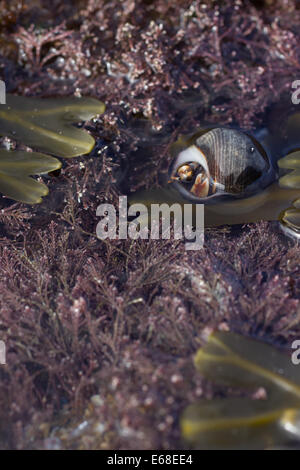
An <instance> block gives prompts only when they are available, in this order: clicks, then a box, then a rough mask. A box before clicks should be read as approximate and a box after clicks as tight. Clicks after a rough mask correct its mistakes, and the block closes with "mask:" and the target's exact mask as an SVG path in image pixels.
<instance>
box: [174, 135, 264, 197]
mask: <svg viewBox="0 0 300 470" xmlns="http://www.w3.org/2000/svg"><path fill="white" fill-rule="evenodd" d="M272 170H273V169H272V168H271V164H270V161H269V159H268V157H267V155H266V154H265V153H263V151H261V149H259V148H258V146H257V145H256V144H255V142H254V141H253V139H252V138H250V137H249V136H248V135H247V134H245V133H243V132H241V131H238V130H235V129H227V128H215V129H212V130H209V131H208V132H207V133H205V134H203V135H201V136H200V137H198V138H197V139H196V141H195V142H194V144H192V145H190V146H189V147H188V148H186V149H184V150H183V151H181V152H180V153H179V154H178V156H177V158H176V160H175V163H174V165H173V167H172V169H171V180H175V185H176V186H177V189H179V191H180V192H181V193H182V194H185V195H186V196H188V194H190V195H191V196H192V197H196V198H207V197H210V196H217V195H225V194H226V195H232V196H238V197H244V196H247V195H251V194H254V193H255V192H256V191H258V190H259V189H261V188H264V187H266V186H267V185H268V184H269V183H270V182H271V178H270V173H272Z"/></svg>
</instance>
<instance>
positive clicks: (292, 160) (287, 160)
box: [278, 150, 300, 189]
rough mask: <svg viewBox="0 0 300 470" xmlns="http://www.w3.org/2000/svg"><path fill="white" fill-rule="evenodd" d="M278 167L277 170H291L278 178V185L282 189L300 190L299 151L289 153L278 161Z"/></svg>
mask: <svg viewBox="0 0 300 470" xmlns="http://www.w3.org/2000/svg"><path fill="white" fill-rule="evenodd" d="M278 166H279V168H284V169H288V170H293V171H292V172H290V173H288V174H287V175H284V176H282V177H281V178H279V185H280V186H281V187H282V188H297V189H300V150H298V151H297V152H292V153H289V154H288V155H287V156H286V157H284V158H281V159H280V160H278Z"/></svg>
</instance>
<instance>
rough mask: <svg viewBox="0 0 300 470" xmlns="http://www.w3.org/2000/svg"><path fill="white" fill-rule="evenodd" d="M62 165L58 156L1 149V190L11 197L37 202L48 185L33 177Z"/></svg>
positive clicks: (21, 200)
mask: <svg viewBox="0 0 300 470" xmlns="http://www.w3.org/2000/svg"><path fill="white" fill-rule="evenodd" d="M60 167H61V162H60V161H59V160H57V158H54V157H51V156H49V155H45V154H43V153H37V152H23V151H7V150H0V191H1V192H2V193H3V194H4V195H5V196H8V197H10V198H11V199H15V200H16V201H20V202H25V203H28V204H36V203H39V202H41V201H42V196H46V195H47V194H48V187H47V186H46V185H45V184H43V183H40V182H38V181H36V180H35V179H33V178H31V177H30V176H32V175H42V174H46V173H49V172H50V171H54V170H57V169H58V168H60Z"/></svg>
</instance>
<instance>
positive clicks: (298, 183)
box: [278, 150, 300, 234]
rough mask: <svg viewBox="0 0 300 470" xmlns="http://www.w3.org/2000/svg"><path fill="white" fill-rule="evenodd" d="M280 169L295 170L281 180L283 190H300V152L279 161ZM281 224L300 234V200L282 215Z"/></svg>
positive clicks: (290, 154)
mask: <svg viewBox="0 0 300 470" xmlns="http://www.w3.org/2000/svg"><path fill="white" fill-rule="evenodd" d="M278 166H279V168H282V169H287V170H293V171H290V172H289V173H287V174H286V175H284V176H282V177H281V178H280V179H279V185H280V187H281V188H290V189H295V188H297V189H300V151H299V150H298V151H297V152H292V153H289V154H288V155H287V156H286V157H284V158H282V159H281V160H279V161H278ZM299 196H300V193H299ZM280 218H281V222H282V224H283V225H284V227H286V228H287V229H289V230H291V231H292V233H298V234H300V198H299V199H297V200H296V201H294V202H293V205H292V207H288V208H287V209H286V210H285V211H283V212H282V214H281V217H280Z"/></svg>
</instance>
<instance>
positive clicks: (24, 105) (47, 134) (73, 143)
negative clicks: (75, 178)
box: [0, 94, 105, 158]
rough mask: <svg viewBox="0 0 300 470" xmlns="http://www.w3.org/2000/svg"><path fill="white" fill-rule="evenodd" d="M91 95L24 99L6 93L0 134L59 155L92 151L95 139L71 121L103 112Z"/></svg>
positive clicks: (88, 117)
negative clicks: (88, 96) (87, 96)
mask: <svg viewBox="0 0 300 470" xmlns="http://www.w3.org/2000/svg"><path fill="white" fill-rule="evenodd" d="M104 109H105V105H104V104H103V103H102V102H101V101H98V100H96V99H93V98H53V99H52V98H51V99H50V98H47V99H40V98H26V97H23V96H14V95H9V94H8V95H7V97H6V105H1V106H0V135H3V136H8V137H11V138H13V139H15V140H17V141H19V142H22V143H23V144H26V145H28V146H30V147H33V148H34V149H36V150H40V151H43V152H47V153H51V154H53V155H56V156H58V157H65V158H70V157H76V156H79V155H84V154H86V153H88V152H90V151H91V149H92V148H93V146H94V143H95V141H94V139H93V137H92V136H91V135H89V134H88V133H87V132H85V131H83V130H81V129H78V128H76V127H74V126H73V125H72V123H75V122H78V121H81V120H88V119H91V118H92V117H94V116H95V115H97V114H102V113H103V112H104Z"/></svg>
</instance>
